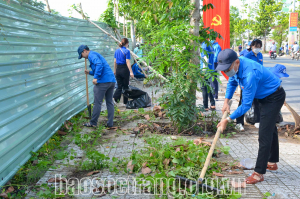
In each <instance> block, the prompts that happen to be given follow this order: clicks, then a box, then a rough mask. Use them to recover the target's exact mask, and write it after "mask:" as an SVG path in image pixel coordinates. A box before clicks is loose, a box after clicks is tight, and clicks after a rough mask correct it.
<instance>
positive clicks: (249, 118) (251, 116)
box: [245, 104, 283, 125]
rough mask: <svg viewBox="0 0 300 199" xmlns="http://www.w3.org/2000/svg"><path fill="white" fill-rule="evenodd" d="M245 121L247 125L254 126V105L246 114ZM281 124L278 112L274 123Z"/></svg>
mask: <svg viewBox="0 0 300 199" xmlns="http://www.w3.org/2000/svg"><path fill="white" fill-rule="evenodd" d="M245 119H246V122H247V123H248V124H251V125H254V124H255V123H256V121H257V120H256V115H255V114H254V104H252V106H251V108H250V109H249V110H248V111H247V112H246V114H245ZM280 122H283V117H282V114H281V112H279V114H278V116H277V118H276V123H280Z"/></svg>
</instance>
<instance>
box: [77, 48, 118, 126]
mask: <svg viewBox="0 0 300 199" xmlns="http://www.w3.org/2000/svg"><path fill="white" fill-rule="evenodd" d="M77 51H78V54H79V57H78V59H81V58H82V57H83V58H85V59H88V60H89V62H90V64H91V65H90V68H91V69H92V70H91V71H88V70H85V71H84V72H85V74H89V75H92V76H94V79H93V84H94V85H95V86H94V89H93V91H94V107H93V115H92V118H91V120H90V122H88V123H85V124H83V125H84V126H87V127H96V126H97V122H98V118H99V116H100V112H101V105H102V102H103V98H104V96H105V101H106V106H107V112H108V122H107V126H108V127H112V126H113V119H114V112H115V110H114V103H113V93H114V88H115V83H116V79H115V76H114V73H113V71H112V70H111V68H110V67H109V65H108V63H107V61H106V60H105V59H104V57H103V56H102V55H100V54H99V53H97V52H94V51H91V50H90V49H89V47H88V46H86V45H81V46H79V48H78V50H77Z"/></svg>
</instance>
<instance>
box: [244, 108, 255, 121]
mask: <svg viewBox="0 0 300 199" xmlns="http://www.w3.org/2000/svg"><path fill="white" fill-rule="evenodd" d="M245 120H246V122H247V123H248V124H252V125H254V124H255V115H254V104H252V106H251V108H250V109H249V110H248V111H247V112H246V113H245Z"/></svg>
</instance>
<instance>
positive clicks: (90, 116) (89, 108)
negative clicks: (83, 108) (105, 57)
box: [85, 59, 92, 119]
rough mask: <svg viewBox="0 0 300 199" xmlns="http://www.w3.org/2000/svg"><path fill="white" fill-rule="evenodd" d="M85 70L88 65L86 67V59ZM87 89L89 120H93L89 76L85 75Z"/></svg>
mask: <svg viewBox="0 0 300 199" xmlns="http://www.w3.org/2000/svg"><path fill="white" fill-rule="evenodd" d="M85 70H87V65H86V59H85ZM85 87H86V89H85V90H86V105H87V109H88V111H89V118H90V119H91V118H92V106H91V104H90V101H89V84H88V77H87V74H85Z"/></svg>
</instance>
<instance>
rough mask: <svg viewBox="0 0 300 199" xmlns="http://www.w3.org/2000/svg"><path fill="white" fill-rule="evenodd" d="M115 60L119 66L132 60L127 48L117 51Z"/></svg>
mask: <svg viewBox="0 0 300 199" xmlns="http://www.w3.org/2000/svg"><path fill="white" fill-rule="evenodd" d="M115 59H116V62H117V64H118V65H123V64H126V59H129V60H130V51H129V50H128V49H127V48H125V47H121V48H119V49H117V50H116V51H115Z"/></svg>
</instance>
